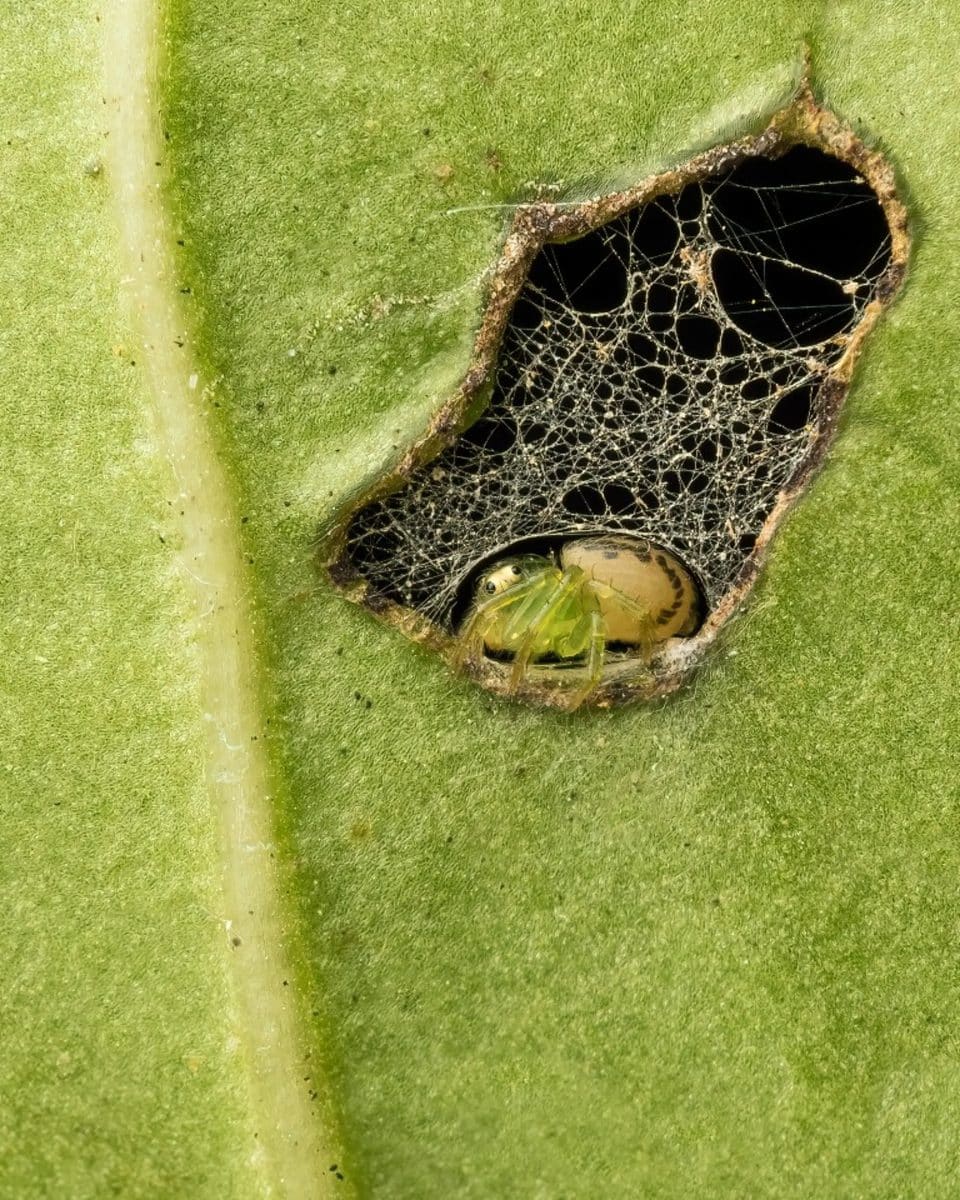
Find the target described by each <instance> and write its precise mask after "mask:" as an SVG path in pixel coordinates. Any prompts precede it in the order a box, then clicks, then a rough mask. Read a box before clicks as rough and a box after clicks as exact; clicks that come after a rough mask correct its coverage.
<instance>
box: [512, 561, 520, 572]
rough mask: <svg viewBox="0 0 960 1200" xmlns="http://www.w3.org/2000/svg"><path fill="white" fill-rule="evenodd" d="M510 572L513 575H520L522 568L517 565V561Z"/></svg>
mask: <svg viewBox="0 0 960 1200" xmlns="http://www.w3.org/2000/svg"><path fill="white" fill-rule="evenodd" d="M510 574H511V575H519V574H520V568H519V567H518V566H517V565H516V563H514V565H513V566H512V567H511V568H510Z"/></svg>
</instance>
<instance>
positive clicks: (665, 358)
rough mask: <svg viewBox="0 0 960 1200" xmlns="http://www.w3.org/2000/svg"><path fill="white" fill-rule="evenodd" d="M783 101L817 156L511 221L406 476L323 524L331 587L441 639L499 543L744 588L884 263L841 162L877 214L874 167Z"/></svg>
mask: <svg viewBox="0 0 960 1200" xmlns="http://www.w3.org/2000/svg"><path fill="white" fill-rule="evenodd" d="M804 103H805V104H807V108H803V106H802V105H801V104H800V102H798V109H797V114H798V115H797V114H795V115H794V117H793V118H792V119H794V120H796V121H798V122H799V123H800V126H801V127H802V128H803V129H804V130H805V132H804V134H803V139H804V140H805V141H806V140H810V141H812V140H817V139H820V140H821V141H822V142H823V144H824V148H823V149H820V148H817V147H815V146H812V145H807V144H800V140H801V139H800V136H799V135H797V141H796V142H795V143H794V144H792V145H791V144H790V136H789V135H787V134H784V133H781V132H776V131H775V132H776V136H771V137H768V138H767V140H766V141H765V142H763V141H762V139H759V138H758V139H753V140H751V139H744V141H743V142H741V143H737V144H736V145H735V146H734V147H727V148H724V149H723V152H721V151H720V150H718V151H717V152H716V153H713V154H711V153H708V154H706V155H704V156H703V157H702V159H697V160H694V161H693V163H691V164H688V166H687V167H686V168H683V169H681V170H678V172H676V173H675V175H674V176H670V177H664V180H665V181H666V182H663V183H659V182H658V183H657V184H656V185H655V186H654V187H653V188H651V189H650V191H653V192H658V193H659V194H656V195H655V196H654V197H653V198H652V199H648V200H647V201H646V203H644V197H645V195H646V194H649V193H644V192H643V190H642V188H641V187H638V189H636V191H634V192H626V193H622V194H620V195H617V196H611V197H604V198H601V199H599V200H595V201H589V202H587V203H585V204H584V205H583V206H582V207H581V208H579V209H578V208H575V207H574V208H571V207H570V206H557V207H556V208H552V207H550V206H549V205H546V206H542V207H541V208H538V209H536V210H535V213H536V214H537V215H536V216H535V218H530V219H529V220H527V218H526V217H525V216H524V215H523V214H521V215H520V216H519V217H518V218H517V224H516V226H515V229H516V233H515V235H514V237H515V241H514V242H513V243H511V245H512V246H513V249H512V250H511V251H510V253H511V254H513V255H514V258H513V259H508V258H505V260H504V263H503V265H502V272H503V274H502V276H500V277H498V278H500V283H499V284H498V285H497V287H495V288H494V289H493V299H492V300H491V304H490V307H489V310H488V313H487V316H486V317H485V319H484V323H483V325H482V327H481V330H480V333H479V335H478V341H477V351H476V355H477V357H476V360H475V363H474V364H473V366H472V367H471V371H470V374H469V375H468V376H467V381H466V383H465V384H464V388H463V390H462V392H461V393H460V395H459V396H458V398H457V399H456V400H455V401H453V402H451V405H449V406H448V409H447V410H445V413H446V415H445V416H444V418H443V420H442V421H441V422H440V424H439V425H438V426H437V429H438V431H440V432H439V433H438V436H437V438H436V440H433V441H431V440H430V437H425V439H424V441H423V443H422V444H421V450H422V453H421V452H420V451H418V452H417V453H416V454H414V456H413V457H412V458H411V460H410V461H411V462H415V463H416V464H417V465H416V466H415V467H414V468H412V469H406V468H405V471H406V475H405V478H402V479H397V478H396V477H393V478H392V479H391V483H390V486H391V488H392V490H391V491H390V492H389V493H387V494H379V495H378V494H376V493H374V494H373V495H372V497H371V498H368V499H367V500H366V501H365V502H363V503H361V504H360V505H359V506H358V507H356V508H355V509H354V510H353V512H352V514H349V515H348V516H347V517H346V518H345V520H344V522H343V524H342V526H341V531H340V534H339V536H340V537H341V539H342V541H341V545H340V550H339V552H338V553H339V558H337V559H336V564H335V566H336V569H337V570H339V572H340V574H339V578H342V579H353V580H358V579H359V580H362V581H363V582H364V584H365V585H366V588H367V591H366V596H367V598H368V600H369V602H370V603H371V605H374V606H376V605H378V604H379V605H381V606H382V605H383V603H384V602H385V601H393V602H395V603H399V604H400V605H402V606H403V607H404V608H406V609H414V610H416V611H417V612H418V613H419V614H420V616H422V617H424V618H426V619H427V621H428V622H430V623H432V626H433V627H435V628H436V629H439V630H445V631H447V632H451V631H453V630H455V629H456V624H457V613H458V612H459V611H460V609H461V607H462V603H463V601H462V588H463V587H464V586H465V584H464V581H465V580H467V579H469V578H470V577H472V573H473V572H474V571H475V570H476V569H478V568H477V564H479V563H484V562H489V561H491V556H496V555H497V554H500V555H502V554H503V553H504V549H503V548H504V547H517V546H536V545H539V544H544V545H555V544H557V539H560V540H562V539H564V538H570V537H573V536H583V535H585V534H587V533H601V532H605V533H611V534H617V533H621V534H628V535H632V536H635V537H642V538H648V539H650V540H651V541H653V542H655V543H657V544H659V545H663V546H665V547H675V548H676V549H677V552H678V553H682V554H683V561H684V563H685V564H686V565H687V566H688V567H689V569H690V571H691V572H692V573H693V574H694V575H695V576H696V578H697V579H698V580H699V581H700V583H701V584H702V593H703V596H704V599H705V601H706V604H707V606H708V609H709V608H712V607H714V606H716V605H717V604H718V603H719V601H720V600H721V599H722V598H723V597H725V596H728V595H729V594H730V593H731V591H732V589H734V588H736V587H737V586H738V580H741V579H748V578H752V575H750V574H749V572H745V565H746V563H747V560H748V559H750V557H751V556H752V555H754V554H755V553H756V547H757V539H758V537H759V535H760V534H761V532H763V531H764V530H765V526H766V523H767V521H768V519H770V518H771V514H772V513H774V511H775V510H776V511H780V510H779V509H777V504H778V500H779V499H780V498H781V496H782V495H783V494H784V492H785V491H786V492H789V489H790V488H791V486H792V484H793V481H794V480H796V479H799V478H801V477H803V478H806V477H808V476H809V474H810V471H809V467H810V465H811V464H810V456H811V455H812V454H814V453H822V452H823V448H824V446H825V439H823V438H820V439H817V438H815V437H811V430H812V429H813V430H816V428H817V424H818V423H821V422H822V423H823V426H822V428H823V431H826V432H830V431H832V429H833V428H835V425H836V422H835V416H836V411H837V407H838V406H839V403H840V402H841V400H842V396H843V391H844V388H845V386H846V378H847V376H846V375H844V376H843V377H842V378H840V376H839V375H837V376H833V375H831V371H832V370H834V369H835V367H836V364H837V363H838V361H839V360H840V359H841V357H843V356H844V354H846V353H847V351H848V349H849V347H850V346H851V345H852V344H853V343H852V342H851V338H852V335H854V334H855V333H856V331H857V330H858V329H859V328H860V327H861V325H862V323H863V322H864V320H865V318H867V317H868V316H869V314H870V313H871V312H872V310H868V306H869V305H870V304H871V303H872V302H873V301H874V300H876V299H881V300H883V301H887V300H888V299H889V297H890V296H891V295H892V294H893V291H894V290H895V288H896V285H897V284H898V283H899V280H900V278H901V277H902V273H903V269H904V263H905V254H906V250H905V247H906V240H905V234H904V233H903V231H902V227H901V231H900V233H899V234H898V237H899V241H895V239H894V237H893V232H894V229H895V226H894V224H893V223H892V221H893V218H892V216H891V214H893V213H900V212H902V209H900V208H899V206H898V202H895V201H890V200H888V201H887V202H886V203H887V209H885V208H884V206H883V205H882V204H881V202H880V200H879V198H878V193H877V190H876V189H875V187H874V186H873V184H872V183H871V182H869V181H868V179H867V178H866V177H865V174H861V171H860V169H859V168H861V167H862V170H863V171H864V172H865V173H866V174H870V172H873V176H871V178H873V177H876V178H878V179H881V181H882V187H881V191H882V192H883V194H884V195H886V196H887V197H889V196H892V195H893V186H892V182H891V181H892V175H890V173H889V169H888V168H887V167H886V165H885V164H883V163H882V161H881V160H880V159H879V156H876V155H874V156H870V155H868V154H867V153H866V151H863V150H862V148H861V149H858V147H859V143H857V142H856V139H855V138H854V136H853V135H852V133H850V132H849V131H846V130H844V129H843V127H841V126H840V125H839V123H838V122H837V121H836V118H833V117H832V116H831V115H830V114H825V112H824V110H822V109H816V108H815V107H811V105H812V101H811V102H807V101H805V102H804ZM804 122H806V125H804ZM786 125H787V127H792V126H790V122H789V121H787V123H786ZM771 128H773V127H771ZM825 130H827V131H828V132H829V131H831V130H832V131H833V133H830V134H829V137H828V132H824V131H825ZM837 131H840V132H837ZM830 137H832V138H833V141H830ZM828 142H829V144H828ZM761 147H762V148H763V149H769V150H770V154H769V156H765V155H764V154H763V153H761V152H760V149H761ZM840 154H843V155H847V156H849V157H850V158H851V160H853V161H855V162H856V163H857V165H853V161H851V162H848V161H844V159H843V158H842V157H838V155H840ZM884 172H886V174H884ZM670 181H673V182H672V186H668V183H669V182H670ZM643 187H649V185H648V184H646V185H643ZM897 219H898V220H902V219H901V218H899V217H898V218H897ZM516 239H519V241H517V240H516ZM524 239H526V242H524ZM519 245H526V246H527V247H528V253H527V257H526V258H525V259H524V260H523V261H524V262H528V263H529V267H528V269H527V273H526V276H525V277H522V276H521V274H520V271H519V269H516V268H515V266H514V265H513V264H515V263H516V262H517V261H518V260H517V258H516V254H517V253H518V251H517V246H519ZM895 248H896V254H894V250H895ZM521 267H522V263H521ZM498 289H499V290H498ZM857 349H858V345H854V352H856V350H857ZM483 389H487V392H486V393H484V392H483ZM481 394H488V395H489V401H488V403H487V406H486V408H485V409H484V410H483V411H482V413H481V415H480V417H479V419H478V420H477V421H476V422H475V423H474V424H473V425H472V426H471V427H470V428H468V429H467V430H466V431H465V432H462V433H461V434H460V435H459V438H458V439H457V440H456V441H453V442H452V444H448V445H446V446H445V448H441V449H440V450H439V452H438V451H437V449H436V447H437V444H438V443H441V444H442V442H443V440H444V438H445V437H447V436H448V435H447V434H446V433H445V432H444V431H445V430H449V429H451V428H455V427H456V425H457V420H456V416H457V414H458V413H460V414H462V412H463V411H464V409H465V407H466V406H467V405H468V404H471V403H473V404H476V403H477V402H478V401H477V397H478V396H479V395H481ZM781 508H782V506H781ZM767 540H769V530H767V531H766V532H765V533H764V538H763V544H765V543H766V541H767Z"/></svg>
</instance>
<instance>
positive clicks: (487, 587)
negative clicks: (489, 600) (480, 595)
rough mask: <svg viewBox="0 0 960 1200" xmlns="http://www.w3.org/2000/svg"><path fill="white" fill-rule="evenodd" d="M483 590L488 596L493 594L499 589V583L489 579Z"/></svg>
mask: <svg viewBox="0 0 960 1200" xmlns="http://www.w3.org/2000/svg"><path fill="white" fill-rule="evenodd" d="M483 590H484V591H485V592H486V593H487V595H488V596H492V595H493V593H494V592H495V591H496V590H497V585H496V584H495V583H494V581H493V580H492V579H488V580H487V582H486V583H485V584H484V585H483Z"/></svg>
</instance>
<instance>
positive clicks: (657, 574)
mask: <svg viewBox="0 0 960 1200" xmlns="http://www.w3.org/2000/svg"><path fill="white" fill-rule="evenodd" d="M560 561H561V563H562V565H563V566H564V567H579V568H580V569H581V570H582V571H583V573H584V575H585V576H586V578H587V580H588V581H592V582H595V583H597V584H599V585H600V587H599V588H598V589H597V592H598V603H599V606H600V613H601V615H602V617H603V628H604V636H605V638H606V640H607V641H608V642H623V643H625V644H627V645H640V644H643V643H645V642H649V641H650V640H651V637H650V633H651V625H650V624H649V623H647V622H644V621H641V620H640V618H639V617H638V615H637V613H636V608H635V607H634V606H636V607H639V608H641V609H643V610H644V611H645V612H646V613H647V614H649V620H650V622H651V623H652V631H653V635H654V636H653V640H654V641H666V639H667V638H671V637H685V636H687V635H688V634H690V633H693V632H694V630H695V629H696V628H697V625H698V624H699V621H700V593H699V590H698V588H697V585H696V584H695V583H694V581H693V579H692V578H691V576H690V573H689V572H688V571H687V569H686V567H684V565H683V564H682V563H681V562H680V560H679V559H677V558H676V557H675V556H674V555H673V554H671V553H670V552H669V550H664V549H663V548H662V547H661V546H656V545H654V543H652V542H647V541H645V540H643V539H642V538H634V537H620V536H616V535H610V536H603V537H592V538H578V539H577V540H576V541H572V542H567V544H566V545H565V546H564V547H563V549H562V550H561V552H560ZM608 589H609V590H608ZM620 596H624V597H626V598H627V599H628V600H629V601H632V602H633V603H632V605H630V607H629V608H628V607H627V606H625V605H624V604H622V603H620V600H619V597H620Z"/></svg>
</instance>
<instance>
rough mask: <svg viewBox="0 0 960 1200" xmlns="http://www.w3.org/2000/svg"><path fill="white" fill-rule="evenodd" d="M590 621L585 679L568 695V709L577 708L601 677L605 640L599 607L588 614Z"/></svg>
mask: <svg viewBox="0 0 960 1200" xmlns="http://www.w3.org/2000/svg"><path fill="white" fill-rule="evenodd" d="M588 619H589V621H590V640H589V642H588V643H587V663H586V667H587V679H586V682H585V683H584V684H583V686H582V687H579V688H578V689H577V690H576V691H575V692H574V693H573V695H572V696H571V697H570V711H571V712H572V711H573V710H574V709H575V708H579V707H580V705H581V704H582V703H583V702H584V700H586V698H587V697H588V696H589V695H590V694H591V692H593V691H595V690H596V687H597V684H598V683H599V682H600V680H601V679H602V678H603V654H604V650H605V649H606V640H605V639H604V636H603V614H602V613H601V612H600V610H599V608H595V609H593V610H592V611H591V612H590V614H589V618H588Z"/></svg>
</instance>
